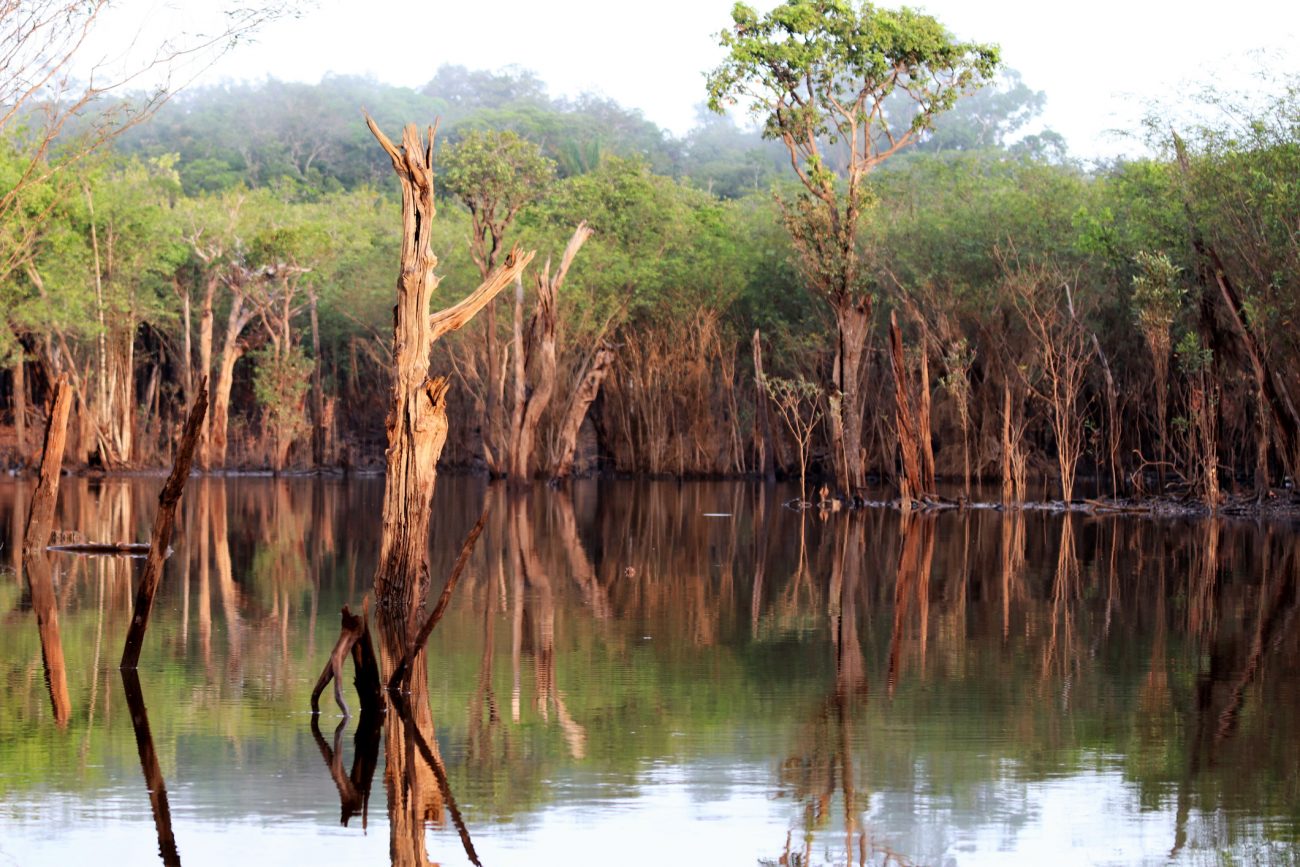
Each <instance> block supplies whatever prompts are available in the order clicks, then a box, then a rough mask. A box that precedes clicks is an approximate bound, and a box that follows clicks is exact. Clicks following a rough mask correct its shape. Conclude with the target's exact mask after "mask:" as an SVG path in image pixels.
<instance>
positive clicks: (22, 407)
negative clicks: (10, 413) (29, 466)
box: [14, 346, 27, 464]
mask: <svg viewBox="0 0 1300 867" xmlns="http://www.w3.org/2000/svg"><path fill="white" fill-rule="evenodd" d="M14 436H15V437H16V438H17V440H18V462H19V463H20V464H25V463H26V462H27V370H26V367H25V365H24V362H23V350H22V347H21V346H20V347H18V358H17V359H15V361H14Z"/></svg>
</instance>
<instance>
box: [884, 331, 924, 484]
mask: <svg viewBox="0 0 1300 867" xmlns="http://www.w3.org/2000/svg"><path fill="white" fill-rule="evenodd" d="M889 362H890V365H891V366H892V367H893V371H894V403H895V409H894V412H895V418H896V419H897V425H898V449H899V451H900V452H901V453H902V459H903V475H902V478H901V479H900V484H899V498H900V500H901V501H902V505H903V508H904V509H908V508H911V505H912V501H913V500H915V499H919V498H920V497H921V496H922V495H923V494H925V493H928V491H927V489H926V485H925V476H924V469H923V460H922V456H921V429H920V423H919V421H918V420H917V414H916V412H915V410H914V409H913V408H912V396H911V389H910V388H909V387H908V376H907V368H906V366H905V361H904V359H903V333H902V331H900V330H899V328H898V317H897V316H895V315H894V314H893V313H890V314H889Z"/></svg>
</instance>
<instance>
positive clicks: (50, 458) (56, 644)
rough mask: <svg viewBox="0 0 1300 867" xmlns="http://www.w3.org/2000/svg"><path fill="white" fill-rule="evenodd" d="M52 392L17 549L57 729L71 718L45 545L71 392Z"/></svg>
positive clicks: (59, 387)
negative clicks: (34, 618)
mask: <svg viewBox="0 0 1300 867" xmlns="http://www.w3.org/2000/svg"><path fill="white" fill-rule="evenodd" d="M54 389H55V390H54V403H53V408H52V409H51V411H50V420H49V424H48V426H47V427H46V429H45V448H44V449H43V451H42V453H41V468H40V474H39V476H38V480H37V483H36V490H35V492H34V493H33V494H32V502H31V507H30V509H29V511H28V513H27V528H26V532H25V534H24V539H23V545H22V548H23V555H22V571H23V573H24V574H25V575H26V577H27V586H28V588H29V590H30V592H31V596H32V609H33V610H34V611H35V613H36V628H37V631H38V632H39V633H40V637H41V660H42V662H43V663H44V665H45V677H46V682H47V683H48V684H49V688H50V706H51V708H53V710H54V721H55V722H56V723H57V724H58V725H59V727H61V728H62V727H64V726H66V725H67V724H68V720H69V719H70V718H71V716H72V700H71V699H70V698H69V696H68V672H67V666H66V665H65V664H64V660H63V639H62V637H61V636H60V634H59V606H58V601H57V599H56V598H55V596H54V579H53V576H52V574H51V572H52V568H53V567H52V566H51V564H50V557H49V555H48V554H47V553H46V552H45V546H46V544H48V543H49V541H50V534H51V532H53V526H54V507H55V505H56V504H57V502H58V498H59V473H60V471H61V469H62V464H63V444H64V438H65V435H66V433H67V427H68V409H69V407H70V406H71V405H72V389H71V386H70V385H69V384H68V380H67V377H60V378H59V380H58V381H57V382H56V383H55V386H54Z"/></svg>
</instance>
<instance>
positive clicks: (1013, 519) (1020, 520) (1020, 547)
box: [1000, 512, 1024, 641]
mask: <svg viewBox="0 0 1300 867" xmlns="http://www.w3.org/2000/svg"><path fill="white" fill-rule="evenodd" d="M1001 526H1002V546H1001V558H1000V559H1001V564H1002V641H1006V640H1008V638H1009V637H1010V634H1011V601H1013V599H1017V601H1019V599H1023V598H1024V516H1023V515H1022V513H1021V512H1011V513H1008V515H1004V516H1002V521H1001Z"/></svg>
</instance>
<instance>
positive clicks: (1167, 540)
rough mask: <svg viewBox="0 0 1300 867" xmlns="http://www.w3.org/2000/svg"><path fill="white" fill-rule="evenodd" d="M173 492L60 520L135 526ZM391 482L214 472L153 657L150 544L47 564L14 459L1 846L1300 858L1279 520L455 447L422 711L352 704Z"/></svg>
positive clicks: (414, 704)
mask: <svg viewBox="0 0 1300 867" xmlns="http://www.w3.org/2000/svg"><path fill="white" fill-rule="evenodd" d="M160 485H161V480H160V479H111V480H87V479H65V480H64V485H63V491H62V494H61V500H60V507H59V517H58V519H57V520H56V526H58V527H60V528H62V529H63V530H65V531H73V532H77V533H80V534H82V535H84V537H86V538H88V539H90V540H94V541H125V540H143V539H147V537H148V531H149V525H150V522H151V520H152V517H153V510H154V504H155V502H156V495H157V491H158V489H159V487H160ZM381 495H382V482H381V481H379V480H367V479H361V480H351V481H347V482H344V481H337V480H306V479H302V480H272V479H224V480H223V479H215V478H214V479H194V480H192V481H191V482H190V485H189V488H188V490H187V491H186V496H185V500H184V503H183V509H182V515H181V517H180V521H179V523H178V529H177V538H176V540H175V543H174V545H175V549H176V550H175V553H174V554H173V556H172V557H171V559H170V560H169V561H168V563H167V566H166V575H165V578H164V583H163V587H162V590H161V592H160V595H159V598H158V601H157V603H156V606H155V609H154V613H153V620H152V621H151V624H150V628H149V633H148V637H147V640H146V644H145V649H144V653H143V656H142V660H141V664H140V670H139V682H138V684H137V683H134V682H132V681H131V680H130V679H129V678H126V679H124V678H123V677H122V675H121V673H120V672H119V671H118V670H117V660H118V658H119V656H120V654H121V643H122V640H123V638H124V636H125V631H126V626H127V624H128V622H129V620H130V611H131V601H132V592H133V591H132V580H133V578H134V577H138V570H139V567H140V562H141V561H138V560H130V559H124V558H115V557H76V556H72V555H68V554H51V555H49V556H48V560H47V565H48V572H49V577H48V579H46V578H45V576H44V575H43V570H42V569H40V568H38V569H36V570H32V569H29V568H24V564H23V563H22V561H21V559H20V558H18V559H16V558H15V557H14V554H13V552H14V551H15V550H16V546H15V544H14V541H13V540H14V539H16V538H20V537H21V528H22V523H23V520H24V519H25V516H26V509H27V502H28V497H29V492H28V489H27V487H26V485H25V484H24V483H21V482H14V481H6V482H4V483H0V539H2V540H4V547H3V548H2V549H0V561H3V563H4V569H5V571H3V572H0V617H3V629H0V688H2V689H3V690H4V698H3V702H2V703H0V828H3V833H2V834H0V865H4V864H18V865H30V864H68V863H85V862H91V863H114V864H117V863H121V864H156V863H159V862H162V863H165V864H174V863H183V864H187V865H195V864H221V865H229V864H231V863H241V864H249V865H252V864H286V863H302V864H312V865H326V864H363V863H364V864H381V863H388V862H389V861H391V863H394V864H402V865H407V864H427V863H438V864H448V865H451V864H469V863H473V862H474V861H475V860H476V861H478V862H481V863H482V864H485V865H512V864H524V863H529V864H561V865H587V864H591V865H597V864H598V865H607V864H611V863H616V864H646V865H650V864H655V865H661V864H664V863H674V864H684V865H695V864H698V865H710V867H713V865H728V864H736V865H750V867H753V865H759V864H787V865H795V864H800V865H808V864H862V863H865V864H884V863H904V864H950V863H951V864H1005V863H1027V864H1030V863H1044V862H1048V861H1050V862H1051V863H1066V864H1070V863H1077V864H1097V863H1169V862H1171V861H1172V862H1177V863H1217V862H1221V861H1222V862H1232V863H1241V862H1247V863H1249V862H1258V861H1281V862H1287V863H1294V862H1295V861H1296V860H1298V859H1297V858H1296V851H1297V849H1296V840H1297V834H1298V832H1300V725H1298V723H1300V719H1297V716H1298V714H1297V711H1300V687H1298V686H1297V684H1298V683H1300V681H1298V680H1297V676H1296V675H1297V674H1298V673H1300V672H1298V671H1297V669H1298V668H1300V638H1297V636H1300V628H1298V627H1300V624H1297V622H1296V605H1297V599H1296V579H1297V569H1300V564H1298V562H1297V556H1296V555H1297V546H1298V545H1300V536H1297V534H1296V533H1295V531H1294V529H1293V528H1290V527H1286V526H1280V525H1269V526H1256V525H1253V524H1241V523H1236V524H1225V523H1217V522H1211V521H1154V520H1148V519H1131V518H1119V517H1105V518H1100V517H1099V518H1087V517H1082V516H1073V517H1064V516H1059V515H1045V514H1037V513H1036V514H1023V515H1022V514H1006V515H1004V514H1001V513H996V512H987V511H980V512H967V513H958V512H948V513H943V514H939V515H930V516H911V517H908V516H903V515H900V514H898V513H896V512H891V511H883V510H880V511H877V510H871V511H868V512H866V513H857V514H852V515H850V514H844V513H841V514H833V515H828V516H824V517H818V516H817V515H799V514H796V513H793V512H791V511H789V510H786V509H783V508H781V506H780V502H781V500H782V499H783V498H785V497H788V496H789V492H788V491H784V490H781V489H771V488H764V487H762V486H759V485H750V484H742V483H734V484H733V483H727V484H722V483H716V484H715V483H695V484H676V483H633V482H601V483H596V482H580V483H577V484H576V485H575V486H574V490H573V492H572V495H571V496H570V495H567V494H564V493H560V492H556V491H551V490H548V489H545V488H542V489H539V490H537V491H535V492H533V493H531V494H529V495H526V496H523V497H514V498H512V497H510V496H508V495H507V493H506V492H505V490H504V489H501V488H498V487H493V488H492V489H490V490H489V489H488V488H487V486H486V484H484V483H483V482H481V481H477V480H473V479H465V478H456V477H444V478H443V479H441V480H440V482H439V487H438V493H437V497H436V502H435V504H434V526H435V533H434V539H433V545H432V549H431V551H432V556H431V571H432V574H433V576H434V577H433V594H436V593H437V591H438V589H439V588H440V587H441V583H442V580H443V577H444V576H445V575H446V574H447V573H448V571H449V570H450V566H451V563H452V561H453V560H454V558H455V556H456V553H457V551H458V550H459V548H460V544H461V540H462V538H463V536H464V534H465V533H466V532H467V531H468V529H469V528H470V526H471V525H472V524H473V523H474V521H475V520H476V519H477V517H478V515H479V512H480V510H481V509H482V508H483V507H484V505H485V503H486V505H487V507H488V510H489V518H488V525H487V530H486V531H485V533H484V535H483V537H482V539H481V540H480V543H479V546H478V548H477V549H476V551H475V554H474V557H473V559H472V560H471V562H470V566H469V568H468V570H467V572H466V574H465V577H464V579H463V582H462V584H461V585H460V587H459V588H458V589H457V591H456V596H455V599H454V602H453V604H452V606H451V609H450V611H449V613H448V615H447V617H446V619H445V620H444V621H443V622H442V623H441V624H440V625H439V626H438V628H437V630H435V632H434V633H433V637H432V639H431V641H430V644H429V651H428V655H427V658H426V659H424V660H423V661H422V664H421V666H420V668H419V674H420V678H419V680H418V681H417V685H416V687H415V689H414V690H413V692H412V695H411V697H410V699H411V701H410V707H409V708H402V709H400V710H402V711H404V712H399V709H394V710H390V712H389V713H388V714H387V715H386V717H385V718H383V719H379V720H364V719H361V718H360V716H359V715H355V714H354V716H353V717H352V718H351V719H350V720H347V721H346V723H345V724H344V725H342V726H341V727H339V728H338V730H337V733H336V727H338V726H339V724H340V722H341V721H342V717H341V715H340V714H339V711H338V709H337V708H336V707H335V706H334V705H333V703H332V701H331V700H329V698H328V693H327V696H326V700H325V702H324V704H323V708H324V713H323V714H322V715H321V717H320V718H319V720H316V721H315V722H316V724H315V726H313V721H314V718H313V717H312V715H311V714H310V713H309V706H308V698H309V695H310V692H311V688H312V685H313V683H314V682H315V679H316V676H317V675H318V674H319V672H320V670H321V667H322V666H323V665H324V663H325V660H326V658H327V656H328V654H329V651H330V648H331V647H332V646H333V643H334V640H335V638H336V637H337V634H338V629H339V611H340V609H341V607H342V606H343V605H344V604H350V605H352V606H353V609H354V610H356V609H357V608H359V607H360V605H361V602H362V598H363V597H364V596H365V594H366V592H367V590H368V589H369V585H370V581H371V577H372V574H373V569H374V562H375V558H376V556H377V553H378V513H379V507H380V498H381ZM376 640H377V642H378V644H379V649H380V655H381V662H382V663H383V664H384V665H385V666H388V665H390V664H391V654H390V653H389V649H388V646H387V645H386V644H385V642H384V640H383V636H381V635H377V636H376ZM60 660H61V662H60ZM348 701H349V702H350V703H351V704H352V706H353V708H354V709H355V708H356V707H357V701H356V696H355V693H354V692H352V691H351V685H350V684H349V694H348ZM341 819H346V824H344V823H343V822H342V821H341Z"/></svg>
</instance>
